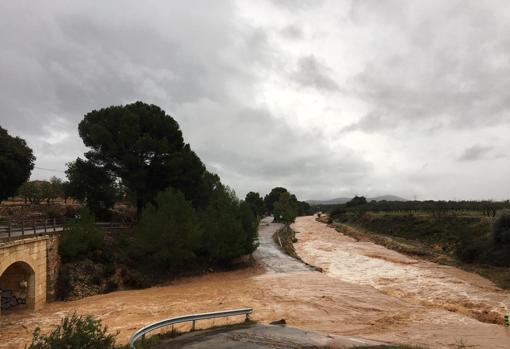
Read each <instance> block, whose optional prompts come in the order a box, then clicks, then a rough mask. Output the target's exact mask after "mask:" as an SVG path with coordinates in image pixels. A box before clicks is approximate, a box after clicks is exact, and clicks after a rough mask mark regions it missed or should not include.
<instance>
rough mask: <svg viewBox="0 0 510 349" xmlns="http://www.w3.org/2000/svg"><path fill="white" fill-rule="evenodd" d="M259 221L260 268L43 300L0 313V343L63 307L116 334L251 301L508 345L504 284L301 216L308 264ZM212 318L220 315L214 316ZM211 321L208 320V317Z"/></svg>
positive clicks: (270, 311) (307, 317) (451, 344)
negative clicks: (34, 307) (31, 307)
mask: <svg viewBox="0 0 510 349" xmlns="http://www.w3.org/2000/svg"><path fill="white" fill-rule="evenodd" d="M279 227H280V226H279V225H277V224H273V223H270V222H269V221H264V222H263V223H262V224H261V227H260V230H259V233H260V241H261V245H260V247H259V250H258V251H257V252H256V253H255V258H256V259H257V260H258V261H259V266H258V267H252V268H248V269H243V270H237V271H232V272H220V273H211V274H208V275H205V276H200V277H193V278H186V279H181V280H178V281H176V282H173V283H171V284H169V285H165V286H160V287H153V288H149V289H144V290H129V291H118V292H113V293H110V294H106V295H98V296H93V297H88V298H85V299H81V300H77V301H69V302H54V303H50V304H47V305H46V306H45V308H44V309H43V310H41V311H38V312H26V311H25V312H20V313H12V314H8V315H6V316H2V317H1V318H0V348H23V347H24V345H25V344H26V343H28V342H29V341H30V338H31V333H32V331H33V329H34V328H35V326H41V328H42V329H43V331H46V330H48V329H49V328H51V326H53V325H54V324H56V323H58V321H59V319H60V318H61V317H63V316H65V315H66V314H71V313H73V312H77V313H79V314H92V315H94V316H97V317H98V318H100V319H101V320H103V322H104V323H105V324H106V325H108V326H109V328H110V330H112V331H118V332H119V336H118V339H119V342H121V343H125V342H126V341H127V339H128V338H129V336H130V334H131V333H132V332H133V331H135V330H136V329H138V328H140V327H141V326H144V325H146V324H148V323H150V322H153V321H156V320H161V319H164V318H167V317H171V316H177V315H182V314H189V313H195V312H203V311H213V310H220V309H232V308H238V307H253V308H254V314H253V318H254V319H255V320H259V321H261V322H264V323H266V322H269V321H273V320H278V319H282V318H284V319H286V321H287V323H288V324H289V325H290V326H295V327H301V328H306V329H310V330H314V331H319V332H324V333H330V334H336V335H348V336H357V337H361V338H369V339H374V340H381V341H386V342H398V343H408V344H415V345H425V346H429V347H430V348H457V347H458V345H459V344H461V343H463V344H464V345H467V346H468V347H473V348H510V345H509V343H510V334H509V333H508V330H507V329H505V328H504V327H503V326H501V325H498V324H494V323H492V322H495V321H499V319H500V317H501V316H502V314H503V311H504V310H503V304H504V303H505V302H506V301H507V300H508V297H509V293H508V292H506V291H501V290H499V289H498V288H496V287H495V286H494V285H492V284H491V283H490V282H489V281H487V280H485V279H483V278H481V277H479V276H476V275H473V274H469V273H465V272H462V271H460V270H458V269H455V268H449V267H443V266H438V265H436V264H433V263H428V262H421V261H417V260H414V259H411V258H408V257H406V256H403V255H400V254H398V253H396V252H393V251H389V250H387V249H385V248H383V247H380V246H377V245H374V244H370V243H365V242H355V241H354V240H352V239H350V238H348V237H346V236H343V235H342V234H340V233H337V232H336V231H334V230H333V229H331V228H328V227H327V226H326V225H324V224H322V223H319V222H316V221H315V219H314V217H300V218H298V219H297V220H296V223H295V224H294V225H293V228H294V229H295V230H296V231H298V234H297V238H298V242H297V243H296V244H295V248H296V252H297V253H298V254H299V255H300V257H302V258H303V260H304V261H306V262H307V263H310V264H312V265H315V266H318V267H321V268H322V269H323V270H324V272H323V273H320V272H316V271H311V270H310V268H308V267H306V266H304V265H303V264H301V263H300V262H299V261H297V260H294V259H292V258H290V257H288V256H286V255H284V254H282V253H281V252H280V251H279V250H278V248H277V247H276V245H275V244H274V242H273V241H272V239H271V235H272V234H273V233H274V232H275V231H276V230H277V229H278V228H279ZM216 324H218V323H216ZM207 325H210V324H207Z"/></svg>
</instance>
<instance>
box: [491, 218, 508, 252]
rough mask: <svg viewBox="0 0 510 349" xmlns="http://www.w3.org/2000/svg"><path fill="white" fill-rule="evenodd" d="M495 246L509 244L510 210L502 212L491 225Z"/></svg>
mask: <svg viewBox="0 0 510 349" xmlns="http://www.w3.org/2000/svg"><path fill="white" fill-rule="evenodd" d="M492 236H493V238H494V243H495V244H510V210H504V211H502V212H501V213H500V214H499V215H498V218H496V220H495V221H494V224H493V225H492Z"/></svg>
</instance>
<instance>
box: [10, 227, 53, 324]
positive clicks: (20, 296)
mask: <svg viewBox="0 0 510 349" xmlns="http://www.w3.org/2000/svg"><path fill="white" fill-rule="evenodd" d="M47 241H48V237H35V238H28V239H20V240H14V241H5V242H0V289H2V290H3V291H2V296H3V297H2V306H1V307H0V315H1V313H2V312H5V311H9V312H10V311H11V310H12V311H15V309H21V308H26V309H28V310H39V309H40V308H42V307H43V305H44V304H45V303H46V295H47V293H46V291H47V290H46V285H47V282H46V280H47V275H48V274H47V266H48V263H47V255H48V250H47Z"/></svg>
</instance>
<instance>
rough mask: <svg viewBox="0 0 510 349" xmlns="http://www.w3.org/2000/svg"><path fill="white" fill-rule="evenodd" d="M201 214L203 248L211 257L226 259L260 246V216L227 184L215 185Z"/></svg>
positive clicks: (221, 260)
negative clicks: (239, 198) (225, 185)
mask: <svg viewBox="0 0 510 349" xmlns="http://www.w3.org/2000/svg"><path fill="white" fill-rule="evenodd" d="M200 218H201V221H202V226H203V228H204V235H203V248H202V251H203V253H204V254H205V255H207V256H208V257H209V258H211V259H213V260H216V261H219V262H222V263H225V262H229V261H230V260H232V259H233V258H236V257H239V256H241V255H244V254H248V253H251V252H253V251H254V250H255V249H256V248H257V242H256V239H257V232H256V229H257V220H256V218H255V217H254V216H253V214H250V212H249V209H248V207H247V206H245V205H243V204H241V203H240V202H239V200H238V199H237V197H236V196H235V194H234V192H232V191H231V190H229V189H228V188H225V187H223V186H219V187H218V188H216V190H215V192H214V193H213V195H212V196H211V199H210V201H209V204H208V205H207V208H206V209H205V210H204V211H202V212H201V213H200Z"/></svg>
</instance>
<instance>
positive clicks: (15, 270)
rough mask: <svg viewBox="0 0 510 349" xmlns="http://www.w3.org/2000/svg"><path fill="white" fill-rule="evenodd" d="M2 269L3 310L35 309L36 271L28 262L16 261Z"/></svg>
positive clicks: (0, 284) (0, 285)
mask: <svg viewBox="0 0 510 349" xmlns="http://www.w3.org/2000/svg"><path fill="white" fill-rule="evenodd" d="M2 268H3V270H2V269H0V290H2V294H1V295H2V305H1V310H2V311H5V310H8V309H18V308H28V309H35V286H36V284H35V270H34V268H33V267H32V265H30V262H27V261H23V260H20V261H16V262H13V263H11V264H10V265H7V266H5V265H4V266H2Z"/></svg>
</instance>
